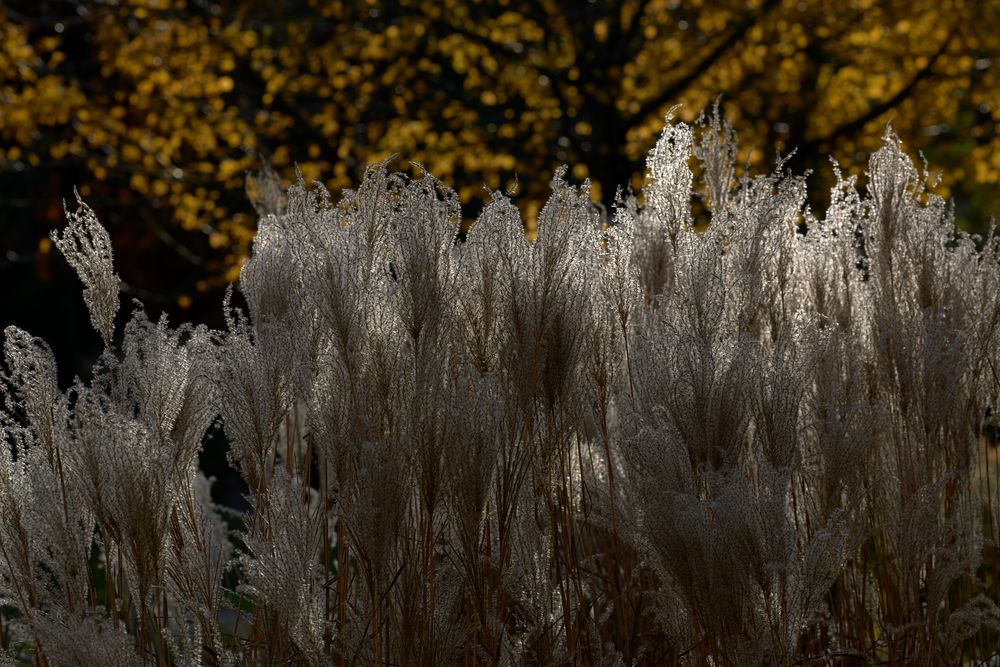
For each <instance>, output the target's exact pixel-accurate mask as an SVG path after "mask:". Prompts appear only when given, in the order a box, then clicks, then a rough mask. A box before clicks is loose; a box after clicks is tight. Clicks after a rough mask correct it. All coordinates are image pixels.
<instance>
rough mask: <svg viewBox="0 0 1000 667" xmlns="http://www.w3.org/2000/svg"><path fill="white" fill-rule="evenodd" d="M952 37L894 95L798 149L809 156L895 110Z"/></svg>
mask: <svg viewBox="0 0 1000 667" xmlns="http://www.w3.org/2000/svg"><path fill="white" fill-rule="evenodd" d="M954 36H955V29H954V28H952V30H951V31H949V32H948V36H947V37H945V39H944V41H943V42H942V43H941V45H940V46H939V47H938V48H937V49H936V50H935V51H934V53H933V54H931V56H930V58H928V59H927V63H926V64H925V65H924V66H923V67H921V68H920V69H919V70H917V71H916V72H915V73H914V75H913V77H912V78H911V79H910V80H909V81H908V82H907V83H906V85H905V86H903V87H902V88H900V89H899V90H898V91H897V92H896V94H895V95H893V96H892V97H890V98H888V99H885V100H883V101H881V102H879V103H878V104H875V105H874V106H872V107H870V108H869V109H868V111H866V112H865V113H863V114H861V115H860V116H858V117H857V118H855V119H854V120H851V121H848V122H847V123H844V124H843V125H839V126H837V128H835V129H834V130H833V131H832V132H830V133H829V134H827V135H826V136H824V137H820V138H817V139H811V140H809V141H807V142H806V143H805V144H803V145H802V146H800V147H799V149H800V150H801V151H802V152H803V153H805V154H809V153H810V152H812V151H815V150H816V149H818V148H819V147H820V146H822V145H824V144H829V143H831V142H833V141H836V140H837V139H839V138H840V137H842V136H844V135H846V134H851V133H854V132H857V131H859V130H861V129H862V128H863V127H864V126H865V125H867V124H868V123H870V122H871V121H873V120H875V119H876V118H878V117H879V116H881V115H882V114H884V113H887V112H889V111H892V110H893V109H895V108H896V107H897V106H899V105H900V104H901V103H902V102H903V101H904V100H906V99H907V98H908V97H909V96H910V94H911V93H912V92H913V91H914V89H916V87H917V86H918V85H919V84H920V83H921V82H922V81H924V80H925V79H927V78H929V77H930V76H932V75H933V69H934V65H935V64H936V63H937V61H938V59H939V58H940V57H941V55H942V54H943V53H944V52H945V51H947V50H948V45H949V44H951V40H952V38H953V37H954Z"/></svg>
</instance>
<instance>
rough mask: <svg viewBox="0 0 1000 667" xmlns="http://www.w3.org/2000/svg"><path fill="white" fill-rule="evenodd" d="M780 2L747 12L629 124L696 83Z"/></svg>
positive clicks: (775, 0)
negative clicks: (723, 37) (686, 71)
mask: <svg viewBox="0 0 1000 667" xmlns="http://www.w3.org/2000/svg"><path fill="white" fill-rule="evenodd" d="M778 4H779V3H778V0H766V1H765V2H764V4H763V5H762V6H761V8H760V9H759V10H755V11H753V12H751V13H749V14H747V16H746V17H744V19H743V20H742V21H740V22H739V23H738V24H737V25H736V28H735V29H734V30H733V31H732V32H731V33H729V35H727V36H726V37H725V39H723V40H722V41H721V42H719V43H718V44H716V45H715V48H713V49H712V50H711V51H709V52H708V54H706V55H705V57H704V58H702V59H701V61H700V62H699V63H698V64H696V65H695V66H694V67H692V68H691V69H690V70H689V71H688V73H687V74H685V75H684V76H682V77H681V78H680V79H678V80H677V81H674V82H673V83H672V84H670V85H669V86H667V87H666V88H664V89H663V90H662V91H660V94H659V95H657V96H656V97H654V98H652V99H649V100H646V101H645V102H644V103H643V104H642V105H641V106H640V107H639V111H638V112H637V113H635V114H634V115H633V116H632V118H631V119H630V123H629V124H630V125H631V126H636V125H639V124H641V123H642V121H644V120H645V119H646V118H647V117H648V116H649V114H651V113H653V112H654V111H657V110H658V109H660V108H661V107H662V106H663V105H665V104H667V103H668V102H670V101H671V100H673V99H675V98H676V97H677V96H678V95H680V94H681V93H682V92H683V91H684V90H686V89H687V88H688V86H690V85H691V84H692V83H694V82H695V81H696V80H697V79H698V77H700V76H701V75H702V74H704V73H705V71H706V70H708V68H710V67H711V66H712V65H714V64H715V63H717V62H718V61H719V59H720V58H722V56H723V55H725V54H726V52H728V51H729V50H730V49H731V48H732V47H733V46H735V45H736V43H737V42H739V41H740V40H741V39H743V37H745V36H746V34H747V32H748V31H749V30H750V28H752V27H753V26H754V25H755V24H756V23H758V22H759V21H760V20H761V19H763V18H764V16H766V15H767V13H768V12H770V11H771V9H773V8H774V7H775V6H777V5H778Z"/></svg>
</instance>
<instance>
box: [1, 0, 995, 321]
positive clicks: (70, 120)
mask: <svg viewBox="0 0 1000 667" xmlns="http://www.w3.org/2000/svg"><path fill="white" fill-rule="evenodd" d="M0 14H2V16H0V35H2V37H3V39H2V45H0V72H2V79H0V80H2V83H0V99H2V100H3V106H2V109H0V169H2V170H3V171H5V172H12V171H17V172H19V173H20V174H21V176H20V178H21V180H15V181H14V185H13V187H16V188H18V189H20V188H22V187H24V186H23V185H22V183H23V182H25V181H24V179H31V178H33V177H31V176H30V175H26V174H31V173H44V172H50V171H51V170H53V169H56V170H59V172H60V173H62V174H64V175H65V177H66V178H64V179H62V180H60V181H59V182H57V183H55V184H52V185H51V187H49V188H48V191H46V192H45V195H46V199H47V200H48V201H51V200H52V199H53V197H52V194H53V192H52V190H55V191H56V192H64V191H66V190H68V187H69V185H70V184H71V183H66V182H65V180H66V179H68V178H72V180H73V181H78V182H80V183H94V182H98V183H100V185H95V186H92V187H91V188H90V190H91V191H90V192H84V193H83V194H84V195H85V196H89V197H90V201H93V202H94V203H95V204H96V205H97V206H98V207H102V206H104V207H106V208H109V209H111V210H110V211H107V213H106V215H105V217H106V218H107V219H108V220H109V221H110V222H111V223H112V224H113V225H114V224H115V223H118V224H117V225H116V226H117V228H118V232H117V234H118V235H120V234H122V233H123V231H122V228H123V227H126V226H125V225H123V224H121V223H122V221H123V219H122V218H121V217H120V216H116V215H115V208H116V207H117V206H119V205H126V204H127V205H128V206H129V211H130V215H138V216H139V219H140V222H142V223H143V224H142V225H140V226H138V227H136V226H134V225H132V226H131V228H132V229H139V230H140V231H139V232H137V233H136V239H137V240H136V242H139V240H138V239H144V238H146V237H148V236H149V234H148V231H149V229H150V228H152V230H153V231H154V232H155V235H156V237H157V238H158V239H159V240H160V241H161V242H163V243H167V244H169V245H170V246H172V247H173V249H174V250H175V251H176V252H175V253H172V254H174V255H176V257H178V258H181V261H182V262H183V263H186V264H189V265H191V266H192V270H191V271H189V272H188V275H189V276H190V278H191V279H190V280H189V281H188V284H186V285H182V288H181V292H182V293H184V294H181V295H180V296H181V299H182V305H183V304H185V303H187V302H188V301H185V299H188V297H187V296H186V292H187V291H189V290H192V288H195V287H196V288H198V289H202V290H207V289H209V288H211V287H212V286H213V285H221V284H222V283H223V282H224V281H226V280H231V279H233V278H235V276H236V272H237V271H238V268H239V265H240V262H241V259H242V257H243V256H244V255H245V254H246V250H247V244H248V242H249V239H250V237H251V235H252V230H251V227H252V220H253V216H252V215H251V214H250V211H249V210H248V209H247V207H246V204H245V203H244V198H243V194H242V192H241V190H242V188H243V187H244V185H245V172H246V171H247V170H250V169H255V168H257V167H258V166H259V165H260V163H261V162H262V161H265V160H266V161H268V162H270V163H271V164H272V165H274V167H275V168H276V169H278V171H279V172H280V173H281V174H282V175H284V176H285V177H286V178H291V177H292V173H293V164H297V165H298V169H299V170H301V172H302V174H303V175H304V176H305V177H306V178H307V179H313V178H320V179H322V180H324V181H325V182H326V183H327V185H329V186H331V187H333V188H342V187H347V186H350V185H351V184H352V183H355V182H357V180H358V178H359V176H360V170H361V169H362V167H363V166H364V165H365V164H367V163H370V162H372V161H376V160H380V159H383V158H385V157H386V156H388V155H390V154H393V153H397V154H399V155H400V156H401V157H402V158H405V159H407V160H413V161H415V162H419V163H422V164H423V165H424V166H425V167H426V168H427V169H428V170H429V171H431V172H432V173H434V174H435V175H436V176H438V177H440V178H441V179H442V180H444V181H445V182H447V183H449V184H452V185H455V186H456V188H457V190H458V192H459V194H460V196H461V198H462V201H463V203H464V204H465V205H466V207H467V210H466V215H468V216H470V217H471V216H473V215H474V214H475V212H476V210H477V208H478V206H479V202H480V201H481V200H482V199H483V197H484V195H485V192H484V190H483V186H484V185H485V186H487V187H489V188H492V189H500V188H513V187H514V184H515V182H516V180H517V178H516V177H517V174H526V173H530V174H548V173H552V172H553V171H554V169H555V168H556V167H557V166H558V164H559V162H565V163H568V164H569V165H571V172H570V173H571V175H572V177H573V178H575V179H578V180H582V179H583V178H587V177H589V178H591V179H593V181H594V188H593V193H594V196H595V198H597V199H600V200H602V201H603V202H604V203H605V204H611V203H612V202H613V200H614V195H615V191H616V188H617V186H619V185H625V186H627V185H629V184H630V182H629V181H630V179H629V175H632V178H631V185H633V186H635V185H638V182H639V180H640V178H641V168H642V158H643V156H644V155H645V153H646V151H647V150H648V149H649V148H650V147H651V145H652V143H653V140H654V134H655V132H656V131H657V130H658V128H660V127H661V126H662V121H663V116H664V113H665V111H666V110H667V109H669V108H670V107H671V106H672V105H674V104H677V103H680V104H682V105H683V106H682V107H681V108H680V109H679V111H678V112H677V113H678V116H679V117H680V118H681V119H684V120H692V119H694V118H695V117H696V116H697V115H698V114H699V113H700V111H701V110H702V109H704V108H706V107H707V106H709V105H711V103H712V102H713V101H714V100H715V99H716V98H717V96H719V95H720V93H721V94H722V105H723V110H724V113H725V114H726V115H727V116H728V117H729V118H730V120H732V122H733V123H734V125H735V127H736V128H737V130H738V131H739V133H740V135H741V136H744V137H750V136H753V137H755V138H756V140H757V141H759V142H760V143H759V144H757V146H758V147H757V148H754V147H752V146H750V145H749V144H747V143H746V142H745V143H744V148H743V155H741V158H740V159H741V162H742V161H749V162H751V163H758V162H761V161H768V162H769V161H772V160H773V159H774V155H773V154H771V153H769V152H768V151H769V150H770V149H768V150H764V149H762V148H760V146H768V147H771V146H774V145H778V146H779V147H780V148H781V149H782V150H784V151H785V152H788V151H790V150H792V149H793V148H794V149H797V151H796V153H795V155H794V157H793V158H792V159H791V162H790V165H791V166H792V167H794V168H797V169H807V168H808V169H813V170H814V171H815V172H816V173H817V174H822V173H829V171H830V170H829V168H828V165H827V164H826V160H827V155H828V154H833V155H834V156H836V158H837V159H838V160H841V161H842V162H844V163H846V164H848V165H851V164H856V163H857V161H858V158H859V157H860V156H861V155H864V154H867V152H868V151H870V150H872V149H873V148H874V147H875V146H876V145H877V142H878V141H879V139H880V137H881V135H882V130H883V129H884V126H885V124H886V122H887V121H888V120H891V121H892V124H893V126H894V128H895V130H896V131H897V132H898V134H899V135H900V136H901V137H902V138H903V140H904V141H905V142H906V144H907V147H908V148H909V149H911V150H919V149H921V148H923V147H924V146H925V145H926V144H927V143H928V140H929V139H931V138H933V139H934V143H935V145H936V146H939V147H942V148H939V149H938V152H937V153H936V154H935V155H933V156H932V157H933V161H934V163H935V164H938V165H940V166H942V167H946V168H947V173H948V179H949V180H946V181H944V182H943V183H942V188H943V190H942V192H943V193H944V194H948V193H949V192H950V191H953V190H954V189H955V188H956V187H957V188H960V189H961V190H962V192H963V193H964V194H968V195H969V197H968V198H966V199H967V200H969V201H971V202H972V203H973V205H975V206H979V207H980V208H982V207H988V206H989V205H991V203H992V202H991V201H985V202H984V200H983V199H982V191H981V189H979V188H980V185H981V184H990V183H993V182H995V181H996V180H997V178H998V176H1000V157H997V156H1000V150H998V149H1000V136H998V134H997V133H996V131H995V127H994V120H993V118H994V110H995V109H996V108H997V106H998V104H1000V99H998V97H1000V80H998V76H997V67H996V66H995V65H994V62H995V61H996V59H997V57H998V56H1000V37H998V35H1000V10H998V8H997V7H995V6H993V5H991V4H987V5H981V4H980V3H970V2H963V1H962V0H948V1H946V2H929V1H927V2H912V1H910V0H906V1H903V0H887V1H885V2H878V3H876V2H873V1H871V0H855V1H854V2H849V3H836V4H832V5H831V4H828V3H806V2H795V1H794V0H756V1H755V2H750V3H745V2H735V1H729V0H726V1H723V2H704V1H699V0H696V1H694V2H685V3H680V2H675V1H673V0H631V1H617V2H612V1H610V0H591V1H588V2H568V1H557V0H499V1H498V2H479V1H470V0H465V1H461V2H459V1H455V0H449V1H447V2H441V3H426V2H421V1H419V0H398V1H393V2H389V1H383V0H367V1H366V2H319V1H318V0H297V1H296V2H287V3H282V5H281V9H280V10H275V9H274V7H273V6H272V4H271V3H265V2H259V1H256V0H231V1H226V2H212V1H210V0H102V1H91V2H84V3H65V2H54V1H52V2H44V3H41V4H38V3H36V2H35V0H13V1H11V0H8V1H7V2H5V3H4V4H3V7H2V12H0ZM34 178H36V179H37V178H41V177H40V176H36V177H34ZM31 182H32V183H36V181H31ZM0 187H5V188H6V187H8V186H0ZM519 187H520V194H519V196H518V199H517V201H518V204H519V206H521V208H522V210H523V212H524V213H525V214H526V219H527V220H528V221H529V224H530V221H532V220H533V219H534V216H535V213H536V212H537V210H538V206H539V203H540V202H541V201H543V200H544V196H545V194H546V192H547V187H548V184H547V183H546V182H544V180H542V181H541V182H540V181H539V180H537V177H536V180H532V181H526V180H525V179H521V182H520V183H519ZM7 194H8V195H10V194H11V193H10V191H9V190H8V191H7ZM974 195H975V196H978V197H979V198H978V199H976V198H975V197H974ZM22 199H23V197H22ZM5 201H9V199H7V200H5ZM145 201H150V202H152V204H151V205H145V204H142V203H141V202H145ZM814 203H816V204H819V205H822V202H814ZM25 205H27V206H29V207H30V206H34V202H33V201H28V202H25ZM133 212H134V213H133ZM961 212H962V211H961V210H960V213H961ZM58 213H59V212H58V211H55V212H52V211H49V215H48V217H47V218H46V220H47V221H48V222H49V223H50V224H51V223H54V222H55V221H57V220H58V218H59V215H58ZM981 213H982V211H976V214H977V217H984V218H985V217H986V216H982V215H980V214H981ZM34 234H36V236H35V237H34V238H39V237H41V236H42V233H41V230H39V231H37V232H34ZM119 245H120V246H121V245H127V242H126V243H122V242H121V241H119ZM45 249H46V247H45V246H44V244H43V246H42V250H43V251H44V250H45ZM147 255H148V253H147ZM140 256H142V254H141V253H140ZM137 268H138V267H137ZM123 270H124V269H123ZM139 273H141V271H139ZM192 291H193V290H192Z"/></svg>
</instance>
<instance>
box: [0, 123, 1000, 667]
mask: <svg viewBox="0 0 1000 667" xmlns="http://www.w3.org/2000/svg"><path fill="white" fill-rule="evenodd" d="M735 156H736V146H735V143H734V139H733V133H732V130H731V129H730V128H729V127H728V126H727V125H726V124H725V123H723V122H722V121H721V120H719V119H718V118H717V117H715V118H709V119H708V120H706V121H704V122H703V123H702V124H701V125H699V126H696V127H694V128H692V127H689V126H687V125H685V124H683V123H674V122H672V120H671V119H670V118H669V117H668V121H667V127H666V129H665V130H664V133H663V135H662V137H661V138H660V139H659V142H658V143H657V145H656V147H655V149H654V150H653V151H652V152H651V153H650V155H649V159H648V172H647V181H646V185H645V188H644V190H643V192H642V196H641V197H640V198H638V199H637V198H635V197H633V196H631V195H622V196H621V197H620V198H619V204H618V205H617V206H616V207H615V209H614V210H613V211H612V212H611V214H610V215H609V216H607V217H608V218H609V220H607V221H606V220H605V218H604V216H603V214H602V212H601V211H600V210H599V209H598V208H597V207H595V205H594V204H592V203H591V201H590V197H589V193H588V186H587V184H584V185H583V186H582V187H579V188H578V187H574V186H572V185H569V184H568V183H567V182H566V181H565V180H564V179H563V173H564V172H562V171H560V172H558V173H557V174H556V176H555V178H554V179H553V180H552V195H551V197H550V199H549V201H548V203H547V205H546V206H545V207H544V208H543V209H542V211H541V213H540V216H539V220H538V227H537V238H535V239H534V240H529V238H528V237H527V236H526V235H525V234H524V233H523V225H522V221H521V219H520V217H519V214H518V210H517V208H516V207H515V206H514V204H513V203H512V202H511V201H510V199H509V197H508V195H506V194H504V193H500V192H493V193H491V202H490V203H489V204H488V205H487V206H486V207H485V209H484V210H483V212H482V214H481V215H480V216H479V218H478V219H477V220H476V221H475V223H474V224H473V225H472V227H471V229H470V230H469V231H468V234H467V237H464V235H463V237H464V240H459V233H458V232H459V226H460V223H461V212H460V208H459V204H458V200H457V197H456V195H455V193H454V192H452V191H451V190H449V189H448V188H447V187H445V186H444V185H442V184H441V183H440V182H439V181H437V180H435V179H434V178H433V177H431V176H430V175H420V176H417V177H409V176H406V175H403V174H400V173H390V171H389V169H388V167H387V165H386V164H383V165H376V166H373V167H371V168H369V170H368V171H367V173H366V175H365V177H364V180H363V182H362V183H361V185H360V187H359V188H358V189H357V190H356V191H346V192H344V193H343V194H342V195H341V197H340V198H339V199H334V198H333V197H331V195H330V194H329V193H328V192H327V191H326V190H324V189H323V188H322V187H321V186H318V185H314V186H307V185H306V184H304V183H302V182H300V183H298V184H296V185H295V186H293V187H292V188H291V189H290V190H289V191H288V192H287V193H286V192H284V191H282V190H281V188H280V187H279V186H278V185H277V183H276V182H274V181H273V180H271V179H269V177H267V176H262V177H261V178H260V179H259V180H258V182H257V188H256V192H257V193H258V199H257V201H256V205H257V207H258V210H259V212H260V216H261V217H260V223H259V232H258V234H257V238H256V241H255V242H254V246H253V252H252V256H251V257H250V258H249V260H248V261H247V263H246V264H245V266H244V267H243V270H242V274H241V277H240V282H239V293H240V294H239V295H237V294H233V293H230V296H229V298H227V299H226V303H225V305H224V308H225V311H226V321H227V323H228V326H227V329H226V330H225V331H210V330H207V329H205V328H204V327H200V326H189V325H181V326H179V327H174V326H173V325H171V324H169V323H168V322H167V321H166V320H160V321H157V322H154V321H151V320H150V319H148V318H147V316H146V315H145V314H144V312H143V310H142V307H141V306H140V305H137V306H136V307H135V310H134V313H133V314H132V316H131V319H130V320H129V321H128V323H127V324H126V325H124V327H121V326H117V327H116V321H117V320H118V318H117V317H116V315H117V314H118V310H119V289H118V287H119V280H118V278H117V276H116V275H115V273H114V269H113V266H112V251H111V248H110V242H109V237H108V234H107V232H106V231H105V230H104V229H103V228H102V227H101V226H100V224H99V223H98V221H97V218H96V217H95V215H94V213H93V211H92V210H91V209H89V208H88V207H87V206H86V205H85V204H83V203H82V202H81V203H80V205H79V208H77V210H76V211H75V212H69V213H68V217H69V225H68V226H67V227H66V228H65V229H64V230H62V231H61V233H58V234H56V235H54V240H55V243H56V245H57V246H58V248H59V249H60V251H61V252H62V253H63V254H64V255H65V257H66V259H67V260H68V261H69V263H70V264H71V265H72V266H73V267H74V268H75V269H76V270H77V272H78V273H79V276H80V278H81V280H82V281H83V284H84V297H85V298H86V301H87V304H88V306H89V309H90V315H91V319H92V321H93V324H94V327H95V328H96V330H97V331H98V332H99V333H100V334H101V336H102V337H103V339H104V342H105V344H106V349H105V351H104V353H103V355H102V356H101V358H100V359H99V361H98V362H97V363H96V365H95V367H94V369H93V376H92V378H91V379H89V380H88V381H87V382H78V383H77V384H75V385H74V386H73V387H71V388H70V389H69V390H68V391H63V390H61V389H60V388H59V387H58V386H57V382H56V369H55V362H54V359H53V357H52V354H51V352H50V351H49V349H48V347H47V346H46V344H45V343H44V342H43V341H41V340H39V339H37V338H33V337H32V336H31V335H29V334H28V333H25V332H23V331H21V330H19V329H16V328H13V327H11V328H8V329H7V331H6V333H5V340H4V347H3V357H4V360H3V366H2V392H3V409H2V420H0V425H2V426H0V428H2V431H0V433H2V436H3V441H4V444H5V446H4V447H0V595H2V597H3V603H4V605H5V606H4V607H3V612H2V616H0V630H2V635H0V637H2V643H3V646H4V647H5V648H6V649H7V651H8V657H7V659H8V661H9V662H11V663H14V662H16V661H18V660H21V661H23V660H34V661H35V662H36V663H37V664H39V665H43V664H44V665H84V664H86V665H133V664H157V665H166V664H178V665H189V664H205V665H260V664H308V665H326V664H334V665H341V666H347V665H350V666H353V665H407V666H408V665H427V666H432V665H449V664H458V665H463V664H464V665H492V664H501V665H517V664H537V665H565V664H578V665H633V664H636V665H669V664H689V665H702V664H708V665H739V666H745V665H792V664H868V663H870V662H875V663H882V664H895V665H902V664H908V665H909V664H915V665H930V664H960V663H961V664H980V662H981V661H987V660H988V659H989V658H990V657H991V656H994V655H995V654H996V652H997V651H998V650H1000V610H998V607H997V604H996V602H997V600H998V596H1000V592H998V590H997V576H998V574H1000V557H998V550H997V542H996V540H997V531H998V528H1000V526H998V514H997V511H998V510H1000V495H998V494H1000V469H998V465H1000V462H998V460H997V457H996V451H997V450H996V444H997V443H996V435H997V431H996V429H997V425H996V424H995V423H994V422H993V414H994V413H993V411H994V410H996V409H997V405H998V404H997V400H998V394H1000V376H998V365H1000V298H998V295H1000V239H998V238H997V237H994V236H992V235H991V236H989V237H988V238H985V239H981V238H976V237H970V236H967V235H965V234H962V233H960V232H957V231H956V230H955V227H954V225H953V223H952V218H951V215H950V208H949V206H948V204H946V202H944V201H943V200H941V199H940V198H938V197H936V196H934V195H933V194H931V193H930V192H929V190H928V185H929V184H928V176H927V174H926V173H924V172H923V171H921V170H919V169H917V168H915V167H914V165H913V163H912V161H911V160H910V158H908V157H907V155H906V154H905V153H904V152H903V149H902V147H901V145H900V142H899V141H898V140H897V138H896V137H895V136H894V135H893V134H892V132H891V131H889V132H887V134H886V137H885V142H884V146H883V147H882V148H881V150H879V151H878V152H876V153H875V154H874V155H873V156H872V157H871V161H870V166H869V170H868V173H867V175H866V178H865V180H864V187H863V189H859V187H858V185H857V184H856V182H855V178H854V177H851V178H844V177H840V176H839V172H838V182H837V185H836V187H835V188H834V189H833V191H832V192H831V201H830V205H829V208H828V210H827V212H826V215H825V216H824V218H823V219H817V218H816V217H815V216H814V215H813V214H812V213H811V212H810V210H809V209H808V207H807V206H806V204H805V202H806V188H805V180H804V178H803V177H801V176H798V175H795V174H791V173H787V170H786V169H785V168H784V167H783V166H782V165H781V164H779V165H778V167H777V168H776V169H775V171H774V173H772V174H770V175H758V176H752V175H749V174H744V175H740V176H739V177H737V176H736V175H735V171H734V162H735ZM696 175H697V178H696ZM693 211H698V213H697V216H695V214H694V213H693ZM701 223H707V225H705V224H701ZM237 304H240V305H237ZM217 421H218V422H220V423H221V424H222V425H223V427H224V429H225V433H226V435H227V438H228V440H229V442H230V443H231V450H230V456H231V460H232V462H233V464H234V466H235V467H236V468H237V469H238V470H239V471H240V473H241V474H242V476H243V478H244V479H245V480H246V483H247V485H248V488H249V490H250V491H249V498H248V499H249V502H250V505H251V511H249V512H248V513H247V514H246V516H245V517H243V518H242V521H235V520H233V518H232V517H230V516H229V515H228V513H227V512H226V511H225V510H223V509H222V508H219V507H216V506H214V505H213V503H212V500H211V494H210V481H209V480H207V479H206V478H205V477H204V476H203V475H202V474H201V473H200V472H199V470H198V455H199V451H200V449H201V447H202V443H203V439H204V438H205V434H206V432H207V431H208V430H209V429H210V428H211V427H212V425H213V423H215V422H217ZM234 526H235V527H234Z"/></svg>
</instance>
